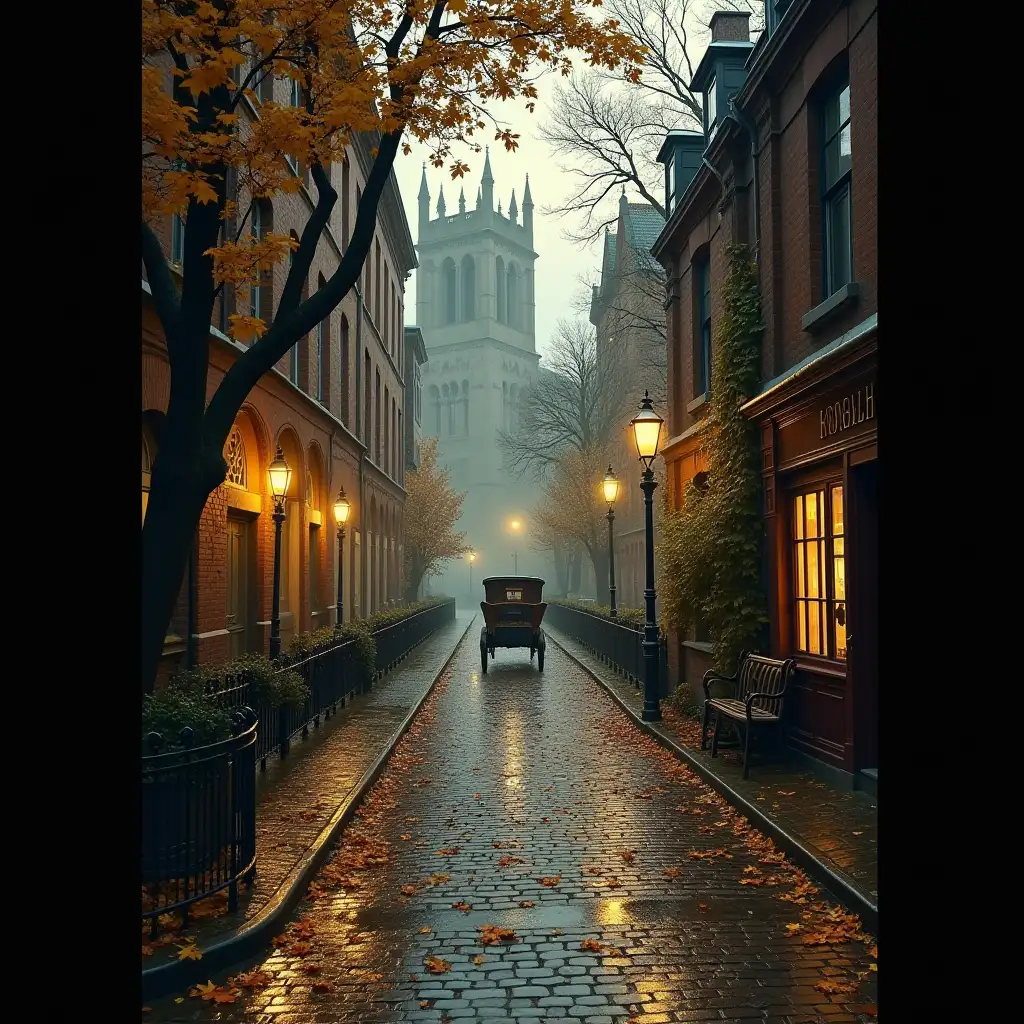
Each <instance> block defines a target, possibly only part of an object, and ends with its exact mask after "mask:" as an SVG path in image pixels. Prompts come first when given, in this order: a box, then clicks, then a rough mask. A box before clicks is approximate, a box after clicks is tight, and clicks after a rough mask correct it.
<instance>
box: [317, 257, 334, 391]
mask: <svg viewBox="0 0 1024 1024" xmlns="http://www.w3.org/2000/svg"><path fill="white" fill-rule="evenodd" d="M326 283H327V282H326V281H325V280H324V275H323V274H320V276H319V278H318V279H317V284H316V287H317V291H319V290H320V289H321V288H323V287H324V285H325V284H326ZM330 336H331V315H330V313H328V314H327V316H326V317H325V318H324V319H323V320H321V321H320V323H318V324H317V325H316V391H315V394H316V400H317V401H318V402H320V403H321V404H322V405H326V404H327V359H328V356H329V354H330V346H329V344H328V339H329V338H330Z"/></svg>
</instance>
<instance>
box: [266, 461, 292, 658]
mask: <svg viewBox="0 0 1024 1024" xmlns="http://www.w3.org/2000/svg"><path fill="white" fill-rule="evenodd" d="M268 475H269V476H270V493H271V494H273V496H274V515H273V519H274V604H273V607H272V609H271V612H270V657H271V658H276V657H277V656H278V655H279V654H280V653H281V526H282V525H283V523H284V499H285V495H286V494H287V493H288V485H289V484H290V483H291V482H292V471H291V467H290V466H289V465H288V463H287V462H285V461H284V453H283V452H282V451H281V446H280V445H278V447H277V455H275V456H274V461H273V462H272V463H271V464H270V468H269V470H268Z"/></svg>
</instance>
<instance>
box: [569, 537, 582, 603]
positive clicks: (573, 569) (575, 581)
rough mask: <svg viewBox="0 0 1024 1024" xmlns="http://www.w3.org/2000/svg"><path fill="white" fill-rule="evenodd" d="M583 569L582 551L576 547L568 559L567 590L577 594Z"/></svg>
mask: <svg viewBox="0 0 1024 1024" xmlns="http://www.w3.org/2000/svg"><path fill="white" fill-rule="evenodd" d="M582 570H583V551H582V550H581V549H579V548H577V549H576V550H575V551H573V553H572V557H571V558H570V560H569V592H570V593H572V594H577V595H578V594H579V592H580V577H581V576H582Z"/></svg>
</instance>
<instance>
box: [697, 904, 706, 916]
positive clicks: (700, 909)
mask: <svg viewBox="0 0 1024 1024" xmlns="http://www.w3.org/2000/svg"><path fill="white" fill-rule="evenodd" d="M697 909H698V910H699V911H700V912H701V913H702V914H706V913H707V912H708V905H707V904H706V903H698V904H697Z"/></svg>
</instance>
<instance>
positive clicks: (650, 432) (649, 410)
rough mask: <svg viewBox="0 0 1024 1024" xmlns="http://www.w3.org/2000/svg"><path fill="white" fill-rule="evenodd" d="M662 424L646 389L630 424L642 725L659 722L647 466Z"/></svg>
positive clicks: (651, 482)
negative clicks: (638, 518)
mask: <svg viewBox="0 0 1024 1024" xmlns="http://www.w3.org/2000/svg"><path fill="white" fill-rule="evenodd" d="M664 422H665V421H664V420H663V419H662V418H661V417H660V416H659V415H658V414H657V413H656V412H655V411H654V407H653V406H652V405H651V399H650V396H649V395H648V393H647V391H646V389H645V390H644V399H643V401H642V402H641V403H640V411H639V412H638V413H637V414H636V416H634V417H633V419H632V420H631V421H630V426H631V427H632V428H633V437H634V438H635V439H636V450H637V454H638V455H639V456H640V461H641V462H642V463H643V464H644V473H643V477H642V478H641V481H640V489H641V490H642V491H643V492H644V527H645V543H646V547H647V586H646V589H645V590H644V602H645V604H646V606H647V620H646V622H645V623H644V642H643V650H644V710H643V714H642V715H641V717H642V718H643V720H644V721H645V722H658V721H660V720H661V702H660V700H659V698H658V648H659V645H658V623H657V620H656V618H655V611H654V600H655V597H656V596H657V595H656V594H655V592H654V489H655V488H656V487H657V486H658V485H657V483H656V482H655V480H654V470H653V469H651V463H652V462H654V459H655V457H656V456H657V454H658V442H659V441H660V440H661V428H662V425H663V424H664Z"/></svg>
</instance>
